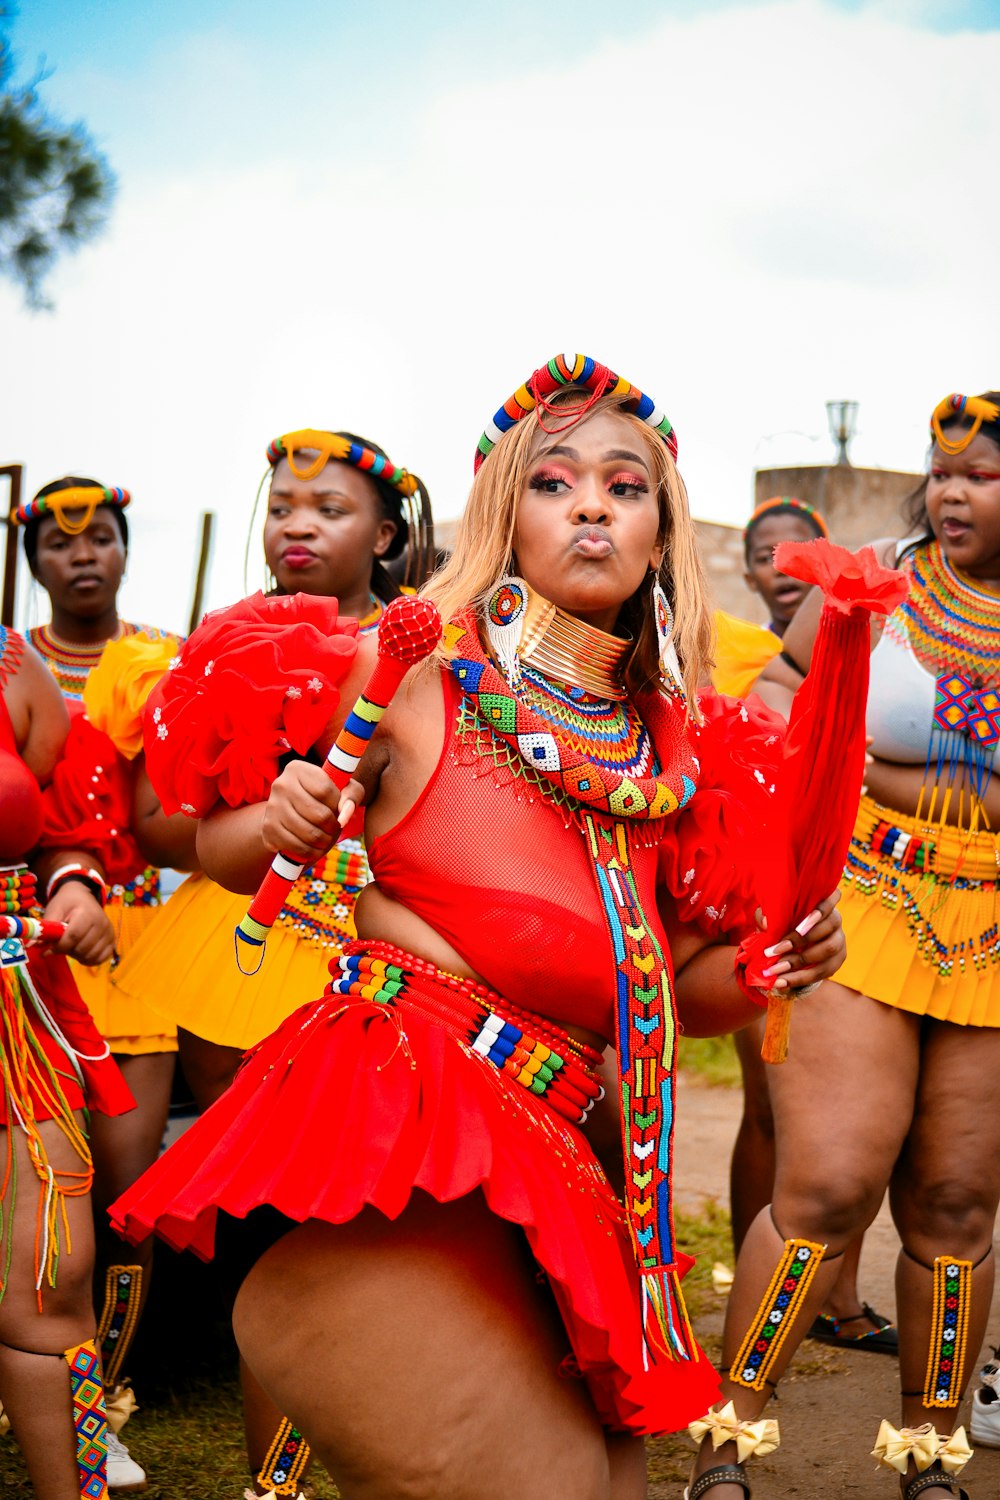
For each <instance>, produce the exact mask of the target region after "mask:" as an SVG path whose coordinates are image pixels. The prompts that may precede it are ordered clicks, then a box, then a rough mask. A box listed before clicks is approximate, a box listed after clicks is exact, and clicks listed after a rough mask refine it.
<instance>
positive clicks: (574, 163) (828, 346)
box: [0, 0, 1000, 627]
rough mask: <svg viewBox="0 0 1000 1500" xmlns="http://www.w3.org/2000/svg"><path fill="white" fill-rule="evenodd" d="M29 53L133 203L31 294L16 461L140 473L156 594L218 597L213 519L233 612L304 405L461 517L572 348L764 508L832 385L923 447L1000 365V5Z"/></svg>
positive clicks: (687, 466) (184, 29)
mask: <svg viewBox="0 0 1000 1500" xmlns="http://www.w3.org/2000/svg"><path fill="white" fill-rule="evenodd" d="M12 39H13V45H14V48H15V51H16V53H17V55H18V63H19V73H20V76H21V77H26V76H28V75H31V74H32V73H34V72H35V71H36V70H37V68H38V64H39V60H40V59H44V61H45V66H46V69H47V71H48V72H49V75H50V76H49V77H48V78H47V80H46V81H45V83H44V84H43V86H42V91H43V97H44V99H45V100H46V102H47V103H48V104H49V105H50V106H51V107H52V108H53V109H54V110H56V111H57V112H58V113H59V114H60V115H61V116H62V117H63V118H65V119H67V120H71V119H76V118H82V119H83V120H85V121H86V122H87V124H88V126H89V128H90V130H91V132H92V134H93V135H94V137H95V138H96V140H97V142H98V143H99V145H100V147H101V149H102V150H103V151H104V152H105V153H106V155H107V156H108V158H109V160H110V162H111V164H112V166H113V168H114V170H115V172H116V173H117V176H118V182H119V188H118V195H117V199H116V203H115V207H114V212H113V215H112V218H111V223H110V227H109V230H108V232H107V233H106V234H105V235H104V236H103V237H102V238H100V239H99V240H97V241H95V243H94V244H93V245H92V246H90V247H88V248H86V249H84V250H83V251H82V252H81V253H79V254H78V255H76V256H75V257H73V258H71V259H68V260H65V261H64V262H62V263H61V265H60V267H59V269H58V271H57V274H56V275H55V276H54V277H53V278H52V281H51V284H50V287H49V290H50V293H51V295H52V297H53V299H54V302H55V310H54V311H53V312H51V313H41V314H38V313H29V312H27V311H26V310H25V309H24V307H23V305H22V303H21V299H20V297H19V294H18V292H17V291H16V289H14V288H13V287H10V286H7V285H0V462H11V461H19V462H23V463H24V464H25V465H26V467H27V475H26V478H27V484H28V487H29V491H32V492H33V491H34V490H35V489H36V488H38V487H39V486H40V485H42V484H44V483H45V482H46V481H47V480H49V479H51V478H53V477H55V476H57V475H59V474H62V473H65V472H67V471H76V472H82V473H90V474H93V475H95V476H96V477H98V478H100V479H101V480H102V481H103V482H105V483H108V484H120V485H124V486H125V487H126V488H129V489H131V490H132V492H133V495H134V497H135V498H134V504H133V507H132V511H131V513H130V516H131V518H132V519H133V528H134V544H133V554H132V560H131V564H130V571H129V578H128V582H127V584H126V592H125V594H124V597H123V605H124V612H125V613H126V614H129V615H131V617H133V618H137V617H138V618H144V619H147V620H152V621H154V622H156V623H162V624H167V625H170V626H174V627H176V626H179V625H181V624H182V623H183V622H184V621H185V619H186V616H187V611H188V601H189V597H190V590H191V580H192V571H193V562H192V552H193V547H194V539H195V535H196V531H197V525H198V515H199V513H200V512H201V511H202V510H203V509H206V508H212V509H215V510H216V511H217V512H218V513H219V517H220V528H219V538H218V544H217V548H216V555H215V559H214V565H213V571H212V578H211V588H210V594H209V603H211V604H221V603H224V602H227V601H228V600H230V599H232V598H234V597H236V596H237V595H238V594H239V593H240V592H241V591H242V587H243V547H244V542H245V538H246V532H247V525H248V522H249V516H250V511H251V507H252V503H253V497H254V493H255V491H256V488H257V484H258V481H259V479H260V477H261V474H262V472H263V470H264V468H265V463H264V456H263V455H264V448H265V446H266V444H267V442H268V440H269V439H270V438H271V437H273V436H275V435H277V434H279V433H282V432H285V431H288V430H290V429H293V428H297V427H303V426H321V427H347V428H353V429H354V430H356V431H360V432H362V433H366V434H368V435H369V436H371V437H373V438H375V439H376V440H377V441H379V442H380V443H382V444H383V446H384V447H386V448H387V449H388V451H389V452H390V454H391V455H392V457H393V459H394V461H395V462H397V463H402V464H405V465H407V466H408V467H409V468H411V469H414V470H416V471H417V472H418V473H420V474H422V475H423V476H424V478H425V479H426V481H427V483H428V485H429V487H430V490H431V494H432V496H433V499H434V502H435V508H436V510H437V512H438V513H439V514H440V515H442V516H454V515H456V514H457V513H458V511H459V509H460V508H461V505H462V502H463V500H464V496H465V494H466V492H467V489H468V483H469V479H470V477H471V472H472V455H473V451H474V449H475V444H476V440H477V438H478V436H479V433H480V431H481V430H482V427H483V425H484V421H485V418H486V417H487V416H488V415H489V414H490V413H491V412H492V411H493V410H494V409H495V408H496V407H497V406H498V405H499V404H500V403H501V402H502V401H503V400H504V399H505V398H506V397H507V396H508V395H509V394H510V393H511V391H513V389H514V388H515V387H516V386H517V385H518V384H520V383H521V381H522V380H523V379H524V378H525V377H526V376H527V375H528V374H529V373H530V372H531V370H532V369H534V368H535V366H536V365H538V364H540V363H542V362H543V361H544V360H545V359H547V358H548V357H550V356H551V355H552V354H555V353H556V352H558V351H561V350H566V351H570V352H572V351H575V350H581V351H583V352H586V353H589V354H593V355H595V356H596V357H597V358H599V359H601V360H603V361H604V362H605V363H607V364H609V365H611V366H612V367H613V368H615V369H616V370H618V371H619V372H620V373H621V374H623V375H624V376H625V377H626V378H627V379H629V380H632V381H633V382H634V383H635V384H637V385H639V386H641V387H642V388H643V389H644V390H646V391H648V392H649V393H650V394H651V395H652V396H653V397H654V398H655V400H656V401H657V403H658V404H659V405H660V406H662V407H663V409H664V410H665V411H667V413H668V414H669V415H670V417H671V420H672V421H673V422H674V424H675V426H676V427H677V429H678V431H679V434H680V459H681V468H682V470H683V472H684V474H685V477H686V479H687V482H688V486H689V490H690V492H691V497H692V505H693V508H694V510H695V513H696V514H699V515H703V516H708V517H712V518H715V519H720V520H729V521H734V522H736V521H739V520H741V519H743V517H744V516H745V515H746V513H747V511H748V508H749V504H750V500H751V495H752V480H753V470H754V468H755V467H762V466H770V465H774V464H781V463H799V462H806V463H810V462H815V463H822V462H825V461H826V460H827V458H828V457H829V456H830V453H831V445H830V440H829V437H828V435H827V429H826V413H825V410H824V402H825V401H826V400H828V399H830V398H838V397H850V398H852V399H855V400H857V401H859V402H860V403H861V405H860V418H859V435H858V438H857V441H856V443H855V446H854V449H853V456H854V458H855V461H856V462H858V463H864V464H871V465H875V466H881V467H887V468H919V467H920V466H921V465H922V463H923V458H924V453H925V433H926V424H927V416H928V413H929V410H930V408H931V407H932V406H933V404H934V403H935V402H936V401H937V400H938V399H939V397H941V396H942V395H945V394H946V393H947V392H949V391H952V390H960V391H966V392H974V391H979V390H983V389H986V388H988V387H996V386H997V385H1000V347H998V332H1000V329H998V312H997V309H998V296H997V291H996V287H995V279H996V268H997V265H998V244H1000V193H998V190H997V186H996V168H995V162H996V155H997V149H998V144H1000V88H998V87H997V78H998V77H1000V3H961V0H949V3H947V4H941V3H936V4H925V3H918V0H840V3H834V0H770V3H757V0H730V3H722V0H701V3H691V0H676V3H675V0H629V4H628V5H625V4H614V3H610V0H548V3H545V0H506V3H505V4H504V5H503V6H502V7H486V6H482V7H477V6H474V5H470V4H469V3H468V0H439V3H430V0H368V3H366V0H349V3H344V0H282V3H281V4H280V5H276V4H274V3H272V0H266V3H265V0H170V4H169V5H162V6H152V5H150V4H148V3H146V0H21V14H20V16H18V17H17V18H16V20H15V23H14V26H13V33H12ZM258 555H259V547H258V543H257V540H256V538H254V544H253V548H252V564H251V572H250V583H251V585H254V586H256V584H257V583H258V582H259V576H260V574H259V567H258V564H257V557H258ZM26 592H27V591H26V590H24V589H22V591H21V597H22V618H23V617H24V612H25V611H26V610H29V609H34V611H35V615H36V616H37V614H38V605H37V602H36V603H35V604H34V605H31V603H30V601H28V600H27V598H26ZM42 617H43V618H44V617H45V616H44V614H43V615H42Z"/></svg>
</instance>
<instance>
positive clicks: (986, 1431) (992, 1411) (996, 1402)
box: [969, 1359, 1000, 1448]
mask: <svg viewBox="0 0 1000 1500" xmlns="http://www.w3.org/2000/svg"><path fill="white" fill-rule="evenodd" d="M979 1373H980V1376H981V1377H982V1381H983V1383H982V1385H981V1386H978V1387H977V1388H976V1390H974V1391H973V1393H972V1420H971V1422H970V1423H969V1430H970V1432H971V1434H972V1441H973V1442H974V1443H975V1444H976V1445H977V1446H978V1447H980V1448H1000V1360H998V1359H991V1360H990V1361H989V1363H988V1364H985V1365H983V1368H982V1369H981V1370H980V1372H979Z"/></svg>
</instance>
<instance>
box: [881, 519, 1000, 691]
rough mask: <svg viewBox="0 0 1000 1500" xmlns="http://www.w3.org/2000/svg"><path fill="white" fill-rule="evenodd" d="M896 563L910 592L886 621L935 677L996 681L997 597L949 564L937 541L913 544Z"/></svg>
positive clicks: (999, 659) (999, 670)
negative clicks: (908, 551)
mask: <svg viewBox="0 0 1000 1500" xmlns="http://www.w3.org/2000/svg"><path fill="white" fill-rule="evenodd" d="M901 567H902V569H903V571H904V572H905V573H906V574H907V575H908V577H909V579H910V592H909V594H908V595H907V597H906V598H905V599H904V600H903V602H902V604H901V605H900V606H899V608H898V609H897V610H895V611H894V613H893V614H891V615H890V616H889V619H888V620H887V622H886V627H885V628H886V631H887V632H888V634H889V635H890V637H891V638H892V639H893V640H895V641H896V642H897V643H899V644H902V645H909V646H910V647H911V648H912V650H913V652H914V653H915V655H916V656H917V658H918V659H919V660H920V661H921V662H923V663H924V665H925V666H926V667H928V668H929V669H930V670H931V671H932V672H933V673H934V675H935V676H936V677H938V678H940V677H947V676H948V674H950V673H956V674H958V675H960V676H961V677H963V678H964V679H965V680H966V681H967V682H968V683H969V684H970V687H971V685H972V684H973V683H975V682H979V683H982V684H986V685H991V684H993V685H995V684H998V683H1000V595H997V594H991V593H988V592H987V591H986V590H984V589H980V588H977V587H976V586H975V584H973V583H972V582H971V580H968V579H966V578H963V577H962V575H961V574H960V573H958V572H957V571H956V569H955V568H953V567H952V565H951V564H950V563H949V561H948V559H947V558H946V557H945V555H944V553H943V552H942V550H941V545H940V543H939V542H928V543H926V544H925V545H924V546H922V547H917V548H915V549H914V551H913V552H912V553H910V554H909V556H908V557H906V558H905V559H904V560H903V562H902V564H901Z"/></svg>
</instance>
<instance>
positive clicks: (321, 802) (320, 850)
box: [261, 760, 365, 862]
mask: <svg viewBox="0 0 1000 1500" xmlns="http://www.w3.org/2000/svg"><path fill="white" fill-rule="evenodd" d="M364 795H365V794H364V788H363V786H362V785H361V783H360V782H358V781H349V782H348V784H347V786H346V787H344V789H343V791H341V789H340V788H339V787H338V786H335V785H334V783H333V782H332V781H331V780H330V778H329V776H327V774H326V772H325V771H323V770H321V769H320V767H319V766H313V765H310V764H309V762H308V761H305V760H294V761H292V763H291V765H289V766H286V767H285V769H284V770H283V771H282V773H281V775H280V776H279V777H278V778H277V780H276V781H275V783H274V785H273V786H272V787H271V795H270V796H269V797H268V799H267V807H266V809H265V811H264V822H263V824H262V827H261V836H262V838H263V840H264V844H265V847H266V848H268V849H270V850H271V851H272V852H273V853H275V854H277V853H278V852H279V851H281V852H284V853H285V854H291V855H294V856H295V858H297V859H301V860H304V861H306V862H311V861H312V860H314V859H315V858H316V857H317V856H318V855H322V854H326V852H327V850H328V849H331V848H332V847H333V845H334V844H335V843H336V842H337V840H338V838H339V837H340V830H341V827H342V825H343V824H345V823H347V821H348V820H349V818H350V817H351V816H352V814H353V813H354V810H355V808H356V807H357V806H358V804H359V803H360V802H363V801H364Z"/></svg>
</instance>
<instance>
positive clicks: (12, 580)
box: [0, 464, 24, 626]
mask: <svg viewBox="0 0 1000 1500" xmlns="http://www.w3.org/2000/svg"><path fill="white" fill-rule="evenodd" d="M0 475H4V476H5V477H6V478H7V479H8V480H9V481H10V505H9V507H8V510H7V541H6V545H5V548H4V558H3V601H2V603H0V624H3V625H10V626H13V624H14V605H15V602H16V598H17V527H16V526H15V525H14V522H13V521H12V520H11V517H12V516H13V514H14V512H15V511H16V510H17V507H18V506H19V505H20V503H21V480H22V478H23V477H24V465H23V464H0Z"/></svg>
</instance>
